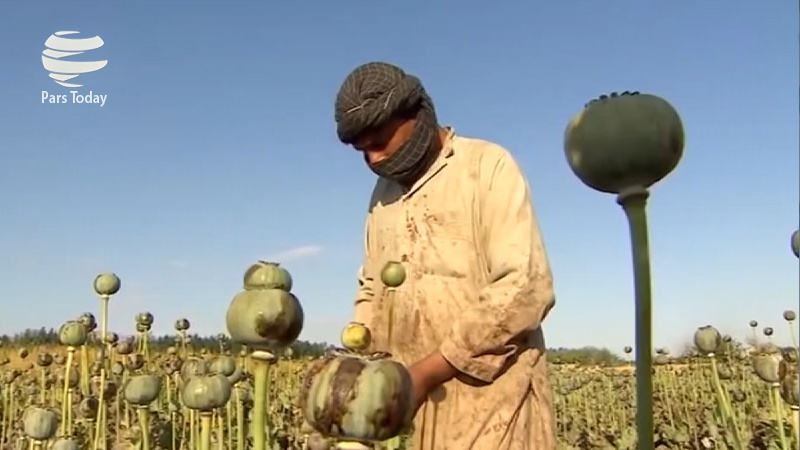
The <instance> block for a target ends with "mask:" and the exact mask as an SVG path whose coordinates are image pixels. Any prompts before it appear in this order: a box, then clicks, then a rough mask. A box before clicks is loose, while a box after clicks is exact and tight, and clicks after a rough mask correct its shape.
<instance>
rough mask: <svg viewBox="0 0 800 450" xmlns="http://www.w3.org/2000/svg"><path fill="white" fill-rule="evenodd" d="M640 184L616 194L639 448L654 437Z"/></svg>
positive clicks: (644, 212)
mask: <svg viewBox="0 0 800 450" xmlns="http://www.w3.org/2000/svg"><path fill="white" fill-rule="evenodd" d="M649 196H650V193H649V192H648V191H647V189H645V188H643V187H638V186H637V187H633V188H629V189H624V190H623V191H622V192H620V193H619V195H618V196H617V203H619V204H620V205H621V206H622V209H623V210H624V211H625V215H626V216H627V218H628V225H629V228H630V235H631V246H632V252H633V279H634V291H635V311H636V312H635V316H636V348H635V351H636V432H637V434H638V436H639V445H638V446H637V448H640V449H646V450H649V449H652V448H655V439H654V436H653V430H654V429H653V374H652V370H653V312H652V307H653V298H652V290H651V286H650V243H649V240H648V235H647V198H648V197H649Z"/></svg>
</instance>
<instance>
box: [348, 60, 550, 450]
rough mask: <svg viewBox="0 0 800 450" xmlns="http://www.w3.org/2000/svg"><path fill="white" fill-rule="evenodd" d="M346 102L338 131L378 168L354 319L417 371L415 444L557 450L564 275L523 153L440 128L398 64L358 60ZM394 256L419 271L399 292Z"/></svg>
mask: <svg viewBox="0 0 800 450" xmlns="http://www.w3.org/2000/svg"><path fill="white" fill-rule="evenodd" d="M335 109H336V122H337V133H338V135H339V139H340V140H341V141H342V142H343V143H345V144H349V145H352V146H353V147H354V148H355V149H356V150H358V151H360V152H361V153H362V154H363V157H364V159H365V160H366V162H367V165H368V166H369V167H370V169H372V171H373V172H375V173H376V174H377V175H378V176H379V179H378V181H377V184H376V186H375V189H374V191H373V194H372V200H371V202H370V210H369V214H368V219H367V225H366V239H365V240H366V255H365V258H364V262H363V265H362V267H361V269H360V273H359V275H360V276H359V283H360V289H359V292H358V295H357V299H356V306H355V320H356V321H358V322H362V323H364V324H366V325H367V326H368V327H369V328H370V329H371V330H372V332H373V337H374V341H373V342H374V346H375V349H379V350H386V351H389V352H390V353H392V355H393V356H394V357H395V358H396V359H397V360H399V361H401V362H402V363H404V364H406V365H407V367H408V368H409V372H410V374H411V379H412V381H413V385H414V396H415V400H416V405H415V406H416V407H417V408H418V410H417V415H416V418H415V423H414V449H415V450H549V449H553V448H555V437H554V417H553V410H552V394H551V390H550V384H549V381H548V379H547V362H546V359H545V355H544V352H545V344H544V338H543V336H542V329H541V323H542V321H543V320H544V318H545V317H546V316H547V314H548V312H549V311H550V308H551V307H552V306H553V304H554V303H555V299H554V295H553V282H552V275H551V271H550V266H549V263H548V260H547V256H546V253H545V249H544V246H543V244H542V240H541V236H540V233H539V226H538V224H537V221H536V217H535V214H534V211H533V207H532V205H531V198H530V191H529V188H528V184H527V181H526V179H525V177H524V175H523V174H522V173H521V172H520V169H519V167H518V166H517V164H516V162H515V161H514V160H513V158H512V157H511V155H510V154H509V153H508V152H507V151H506V150H505V149H503V148H502V147H500V146H498V145H496V144H493V143H491V142H486V141H482V140H477V139H470V138H466V137H462V136H459V135H456V134H455V131H454V130H453V129H451V128H442V127H440V126H439V124H438V122H437V119H436V113H435V111H434V107H433V103H432V102H431V99H430V98H429V97H428V95H427V93H426V92H425V89H424V88H423V87H422V85H421V83H420V81H419V80H418V79H417V78H416V77H413V76H411V75H408V74H406V73H405V72H403V70H402V69H400V68H399V67H396V66H393V65H390V64H386V63H369V64H365V65H362V66H360V67H358V68H356V69H355V70H354V71H353V72H352V73H351V74H350V75H349V76H348V77H347V78H346V79H345V81H344V83H343V85H342V87H341V89H340V90H339V93H338V95H337V97H336V107H335ZM388 261H400V262H402V264H403V266H404V267H405V269H406V273H407V276H406V280H405V282H404V283H403V284H402V285H401V286H400V287H398V288H397V289H395V290H391V291H388V290H386V289H384V288H383V286H382V284H381V276H380V272H381V269H382V268H383V266H384V264H386V262H388ZM389 321H391V323H392V325H391V327H390V326H389ZM390 329H391V330H392V331H391V333H390V332H389V330H390ZM389 334H391V336H390V335H389Z"/></svg>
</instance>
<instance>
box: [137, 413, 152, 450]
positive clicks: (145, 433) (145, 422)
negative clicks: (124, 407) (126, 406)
mask: <svg viewBox="0 0 800 450" xmlns="http://www.w3.org/2000/svg"><path fill="white" fill-rule="evenodd" d="M136 414H137V415H138V416H139V428H141V429H142V450H150V411H149V410H148V409H147V407H139V408H137V409H136Z"/></svg>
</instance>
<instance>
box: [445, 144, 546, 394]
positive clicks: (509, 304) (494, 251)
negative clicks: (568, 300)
mask: <svg viewBox="0 0 800 450" xmlns="http://www.w3.org/2000/svg"><path fill="white" fill-rule="evenodd" d="M493 150H494V151H493V152H488V153H489V154H494V155H497V156H496V157H494V158H487V157H485V158H484V159H483V161H482V162H481V165H482V166H483V167H482V168H481V172H482V174H481V177H480V185H479V187H480V189H479V195H480V196H481V198H480V201H479V203H478V204H480V205H481V207H480V209H479V211H478V213H477V215H478V216H479V217H478V220H479V221H480V224H481V228H482V234H483V236H481V237H482V241H483V242H482V243H481V244H482V245H483V251H484V258H485V262H486V264H487V265H488V273H489V280H488V281H489V284H488V285H487V286H486V287H485V288H484V289H483V290H482V291H481V292H480V293H479V298H478V299H477V301H475V303H474V306H473V307H472V308H470V309H467V310H465V311H462V312H461V313H460V316H459V317H457V318H456V321H455V323H454V324H453V326H452V328H451V329H450V331H449V333H448V334H447V337H446V339H445V340H444V342H443V343H442V345H441V347H440V352H441V353H442V355H443V356H444V357H445V359H447V360H448V362H450V364H452V365H453V367H455V368H456V369H457V370H459V371H460V372H462V373H464V374H466V375H469V376H471V377H473V378H475V379H478V380H481V381H484V382H487V383H491V382H492V381H494V380H495V379H496V378H497V377H498V376H499V375H500V373H501V372H502V371H503V369H504V368H505V366H506V364H507V362H508V359H509V358H510V357H511V356H513V355H514V354H515V353H516V352H517V349H518V346H517V345H516V344H515V343H514V342H515V341H516V339H515V338H519V337H520V336H522V335H523V333H525V332H529V331H531V330H535V329H537V328H538V327H539V326H540V325H541V323H542V321H543V320H544V318H545V317H546V316H547V314H548V312H549V311H550V309H551V308H552V307H553V305H554V304H555V296H554V293H553V278H552V273H551V270H550V264H549V262H548V259H547V255H546V252H545V248H544V244H543V243H542V238H541V234H540V231H539V225H538V223H537V220H536V216H535V213H534V209H533V205H532V203H531V194H530V189H529V187H528V183H527V181H526V180H525V177H524V175H523V174H522V172H521V171H520V169H519V167H518V165H517V164H516V162H515V161H514V160H513V158H512V157H511V155H509V154H508V153H507V152H506V151H505V150H503V149H501V148H495V149H493ZM487 159H491V160H490V161H487ZM484 174H486V175H489V174H490V175H489V176H484Z"/></svg>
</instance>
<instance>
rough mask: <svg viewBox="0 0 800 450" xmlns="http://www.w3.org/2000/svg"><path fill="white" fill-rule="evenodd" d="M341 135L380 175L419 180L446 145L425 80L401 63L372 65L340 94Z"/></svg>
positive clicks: (362, 68) (353, 75) (360, 70)
mask: <svg viewBox="0 0 800 450" xmlns="http://www.w3.org/2000/svg"><path fill="white" fill-rule="evenodd" d="M335 111H336V123H337V129H336V131H337V134H338V135H339V139H340V140H341V141H342V142H343V143H345V144H349V145H352V146H353V148H355V149H356V150H359V151H361V152H362V153H363V154H364V159H365V160H366V162H367V164H368V165H369V167H370V168H371V169H372V171H373V172H375V173H376V174H378V175H379V176H382V177H385V178H389V179H392V180H395V181H397V182H399V183H401V184H405V185H410V184H413V182H414V181H416V179H418V178H419V177H420V176H421V175H422V174H423V173H424V172H425V170H427V169H428V168H429V167H430V165H431V163H432V162H433V160H434V159H435V157H436V155H437V153H438V150H439V149H440V148H441V141H440V139H439V126H438V124H437V122H436V112H435V110H434V108H433V103H432V102H431V99H430V98H429V97H428V95H427V93H426V92H425V89H424V88H423V87H422V84H421V83H420V81H419V79H417V78H416V77H414V76H411V75H408V74H406V73H405V72H403V70H402V69H400V68H399V67H397V66H394V65H391V64H387V63H378V62H373V63H368V64H364V65H362V66H359V67H357V68H356V69H355V70H354V71H353V72H351V73H350V75H348V76H347V78H346V79H345V80H344V83H343V84H342V87H341V88H340V89H339V93H338V94H337V96H336V105H335Z"/></svg>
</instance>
